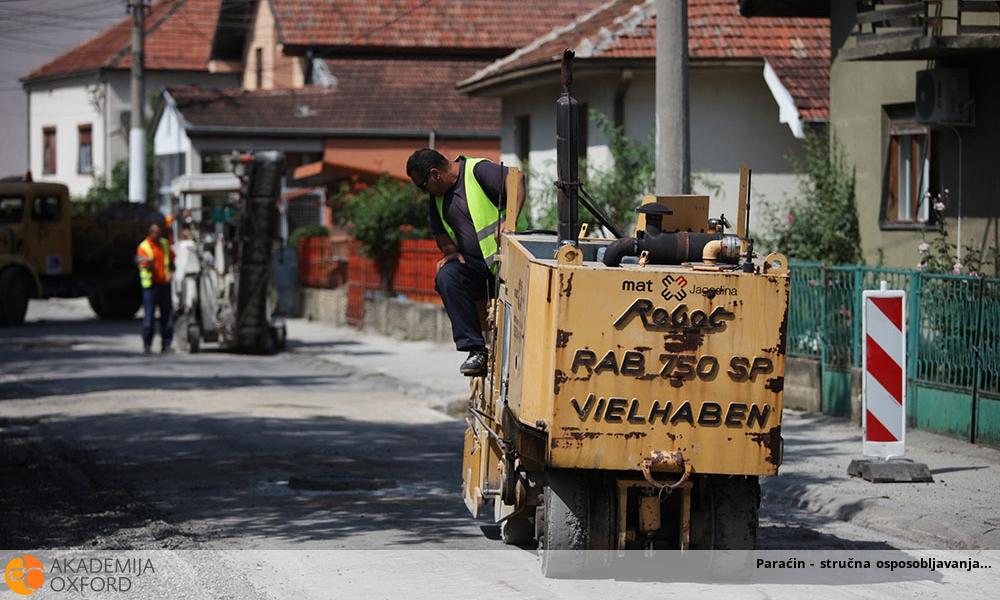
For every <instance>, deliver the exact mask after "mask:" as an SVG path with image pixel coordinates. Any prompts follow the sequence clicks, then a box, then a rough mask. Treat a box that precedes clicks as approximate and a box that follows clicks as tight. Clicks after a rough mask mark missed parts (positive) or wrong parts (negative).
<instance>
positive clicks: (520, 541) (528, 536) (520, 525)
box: [500, 517, 535, 546]
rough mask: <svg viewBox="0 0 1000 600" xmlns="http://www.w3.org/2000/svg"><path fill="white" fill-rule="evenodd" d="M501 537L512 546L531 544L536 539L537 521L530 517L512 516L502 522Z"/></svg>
mask: <svg viewBox="0 0 1000 600" xmlns="http://www.w3.org/2000/svg"><path fill="white" fill-rule="evenodd" d="M500 539H501V540H503V543H505V544H507V545H511V546H520V545H524V544H530V543H531V540H533V539H535V521H534V520H533V519H531V518H530V517H510V518H509V519H507V520H506V521H504V522H503V523H500Z"/></svg>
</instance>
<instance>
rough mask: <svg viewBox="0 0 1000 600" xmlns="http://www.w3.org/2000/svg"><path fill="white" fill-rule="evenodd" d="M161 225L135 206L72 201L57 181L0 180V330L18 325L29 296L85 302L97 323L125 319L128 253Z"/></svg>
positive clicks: (129, 303) (138, 296)
mask: <svg viewBox="0 0 1000 600" xmlns="http://www.w3.org/2000/svg"><path fill="white" fill-rule="evenodd" d="M162 220H163V216H162V215H161V214H160V213H159V212H158V211H156V210H155V209H153V208H150V207H148V206H146V205H141V204H129V203H125V202H119V203H111V204H88V203H82V202H80V203H78V202H72V203H71V202H70V200H69V192H68V190H67V188H66V186H65V185H62V184H58V183H42V182H33V181H31V180H30V178H28V177H25V178H21V177H17V178H5V179H3V180H0V325H17V324H20V323H23V322H24V316H25V313H26V312H27V309H28V300H29V299H30V298H49V297H79V296H86V297H87V298H88V300H89V301H90V306H91V308H93V309H94V312H95V313H97V315H98V316H99V317H102V318H109V319H116V318H117V319H122V318H131V317H132V316H134V315H135V313H136V311H137V310H139V307H140V306H141V305H142V291H141V289H140V287H139V278H138V275H137V273H136V267H135V261H134V257H135V248H136V246H137V245H138V244H139V242H141V241H142V238H143V237H144V236H145V235H146V230H147V229H148V227H149V225H150V223H154V222H162Z"/></svg>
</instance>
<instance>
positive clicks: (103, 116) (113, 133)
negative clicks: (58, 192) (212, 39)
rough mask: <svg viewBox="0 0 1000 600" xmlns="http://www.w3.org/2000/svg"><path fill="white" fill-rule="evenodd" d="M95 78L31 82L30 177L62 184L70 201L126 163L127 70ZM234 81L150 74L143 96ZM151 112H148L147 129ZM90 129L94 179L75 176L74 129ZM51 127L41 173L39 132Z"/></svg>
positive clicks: (223, 76)
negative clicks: (47, 165)
mask: <svg viewBox="0 0 1000 600" xmlns="http://www.w3.org/2000/svg"><path fill="white" fill-rule="evenodd" d="M102 77H103V79H98V76H97V75H94V74H90V75H85V76H80V77H70V78H65V79H58V80H55V81H51V82H48V83H35V84H32V86H31V88H30V92H29V93H30V95H31V98H30V104H31V109H30V113H29V126H28V144H29V152H30V157H31V160H30V165H31V172H32V175H33V176H34V177H35V179H36V180H38V181H52V182H57V183H64V184H66V185H67V186H68V187H69V191H70V194H71V195H72V196H83V195H84V194H86V193H87V190H88V189H90V187H91V186H92V185H93V183H94V181H95V179H94V178H95V177H97V176H105V175H110V172H111V169H112V168H114V165H115V163H117V162H118V161H119V160H126V159H127V158H128V131H127V130H125V129H123V128H122V126H121V124H122V112H123V111H127V110H129V106H130V104H131V84H130V81H129V73H128V72H127V71H107V72H105V73H104V74H103V75H102ZM238 82H239V75H238V74H232V73H229V74H209V73H200V72H177V71H149V72H147V75H146V95H147V97H150V96H152V95H155V94H157V93H158V92H159V90H160V89H162V88H163V87H165V86H174V85H188V84H197V85H202V86H204V87H228V86H233V85H236V84H237V83H238ZM151 116H152V115H151V113H150V112H148V111H147V113H146V118H147V124H148V123H149V118H150V117H151ZM87 123H90V124H91V139H92V144H93V148H92V155H93V156H92V161H93V167H94V169H93V174H92V175H83V174H80V173H79V172H78V168H77V165H78V162H77V161H78V151H79V137H78V136H79V133H78V132H79V129H78V128H79V126H80V125H83V124H87ZM50 126H54V127H55V128H56V172H55V173H53V174H50V175H46V174H43V173H42V129H43V128H44V127H50Z"/></svg>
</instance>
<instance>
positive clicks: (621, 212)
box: [526, 109, 656, 230]
mask: <svg viewBox="0 0 1000 600" xmlns="http://www.w3.org/2000/svg"><path fill="white" fill-rule="evenodd" d="M589 117H590V120H591V121H593V122H594V124H595V125H596V126H597V128H598V129H600V130H601V133H603V134H604V137H605V139H607V140H608V150H609V152H610V154H611V159H612V160H611V161H610V162H609V163H607V164H588V163H587V161H585V160H584V161H581V162H580V180H581V183H582V184H583V189H584V191H585V192H587V193H589V194H590V196H591V197H592V198H593V199H594V203H595V204H597V206H598V207H599V208H600V209H601V210H603V211H604V214H606V215H607V216H608V217H609V218H610V219H611V221H612V222H614V223H615V224H616V225H618V226H619V228H621V229H623V230H628V229H629V228H630V225H632V224H634V223H635V218H636V212H635V209H636V208H638V207H639V205H640V204H641V203H642V197H643V196H645V195H646V194H651V193H653V187H654V184H655V183H656V170H655V169H656V144H655V140H654V139H653V134H652V133H650V135H649V137H648V138H647V139H646V140H643V141H638V140H633V139H631V138H629V137H628V136H627V135H625V130H624V128H622V127H618V126H616V125H615V124H614V122H613V121H612V120H611V119H609V118H608V116H607V115H605V114H604V113H602V112H600V111H599V110H596V109H591V110H590V113H589ZM546 170H550V169H546ZM526 176H527V177H528V179H529V180H530V179H532V178H534V177H537V176H538V174H536V173H532V172H529V173H527V174H526ZM530 196H531V198H530V202H531V204H532V205H533V206H537V207H540V210H538V211H533V212H534V214H535V215H536V216H538V226H539V227H540V228H543V229H555V228H556V225H557V223H558V221H559V208H558V202H557V195H556V188H555V186H554V185H551V183H550V182H545V185H535V186H532V189H531V194H530ZM580 221H581V222H589V223H591V224H592V225H594V226H596V225H597V224H598V221H597V219H595V218H594V217H593V215H591V214H590V212H589V211H588V210H587V209H586V208H584V207H583V206H580Z"/></svg>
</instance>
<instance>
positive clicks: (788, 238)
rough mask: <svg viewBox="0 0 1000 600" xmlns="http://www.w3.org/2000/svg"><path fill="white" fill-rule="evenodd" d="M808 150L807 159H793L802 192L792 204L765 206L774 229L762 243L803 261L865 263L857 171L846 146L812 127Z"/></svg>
mask: <svg viewBox="0 0 1000 600" xmlns="http://www.w3.org/2000/svg"><path fill="white" fill-rule="evenodd" d="M803 150H804V151H805V157H804V158H801V159H800V158H798V157H796V156H790V157H789V158H788V160H789V162H791V163H792V167H793V168H794V169H795V172H796V173H797V174H798V175H799V195H798V196H797V197H795V198H792V199H789V201H788V203H787V204H782V205H778V206H775V205H770V204H765V211H766V212H767V214H768V216H769V217H770V218H771V220H772V223H773V228H772V233H771V234H770V235H768V236H765V237H764V239H762V242H763V244H764V245H765V246H768V247H773V248H775V249H777V250H779V251H781V252H783V253H785V254H786V255H788V256H789V257H793V258H798V259H802V260H818V261H824V262H827V263H847V264H850V263H857V262H860V261H861V236H860V233H859V229H858V207H857V201H856V198H855V192H854V180H855V174H854V170H853V169H850V168H848V166H847V159H846V157H845V155H844V149H843V146H842V145H841V144H840V142H838V141H837V139H836V138H833V139H829V138H828V137H827V136H826V135H825V134H818V133H815V132H812V131H810V132H807V133H806V138H805V141H804V142H803ZM758 246H759V244H758Z"/></svg>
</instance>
